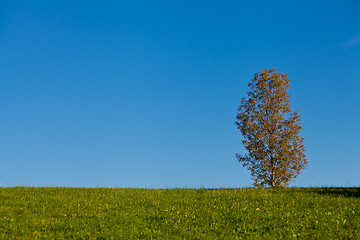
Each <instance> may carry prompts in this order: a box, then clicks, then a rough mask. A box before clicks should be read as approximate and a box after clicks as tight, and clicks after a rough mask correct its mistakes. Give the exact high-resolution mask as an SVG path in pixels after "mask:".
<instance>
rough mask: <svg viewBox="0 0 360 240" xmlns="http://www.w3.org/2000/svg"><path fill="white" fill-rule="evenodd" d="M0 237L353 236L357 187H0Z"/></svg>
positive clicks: (359, 209)
mask: <svg viewBox="0 0 360 240" xmlns="http://www.w3.org/2000/svg"><path fill="white" fill-rule="evenodd" d="M0 239H360V188H288V189H255V188H247V189H122V188H62V187H10V188H7V187H6V188H4V187H3V188H0Z"/></svg>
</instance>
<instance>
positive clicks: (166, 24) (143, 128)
mask: <svg viewBox="0 0 360 240" xmlns="http://www.w3.org/2000/svg"><path fill="white" fill-rule="evenodd" d="M359 11H360V3H359V2H358V1H356V0H353V1H347V0H345V1H275V2H271V3H270V2H269V1H186V0H185V1H67V0H62V1H6V0H5V1H1V3H0V84H1V86H0V110H1V114H0V161H1V168H0V186H17V185H25V186H76V187H80V186H85V187H98V186H103V187H153V188H157V187H161V188H163V187H209V188H210V187H249V186H251V185H252V181H251V176H250V173H249V172H248V171H247V170H246V169H245V168H243V167H242V166H241V165H240V164H239V163H238V162H237V161H236V158H235V154H236V153H244V148H243V147H242V146H241V140H242V138H241V134H240V132H239V131H238V130H237V129H236V126H235V124H234V122H235V116H236V111H237V107H238V105H239V103H240V100H241V98H242V97H244V96H245V95H246V92H247V91H248V88H247V83H248V82H249V81H250V79H251V78H252V77H253V74H254V73H255V72H258V71H259V70H261V69H263V68H273V67H276V68H277V69H278V71H280V72H283V73H288V75H289V78H290V79H291V89H290V93H291V95H292V99H291V102H292V109H293V110H296V109H297V108H299V110H300V113H301V115H302V125H303V132H302V136H303V137H304V138H305V146H306V147H307V151H306V155H307V157H308V162H309V165H308V168H307V169H305V170H304V171H303V172H302V173H301V174H300V176H299V177H298V178H297V179H296V180H295V182H294V183H293V184H292V185H291V186H302V187H307V186H360V174H359V170H358V169H360V155H359V149H360V140H359V136H360V127H359V122H360V112H359V110H360V109H359V106H360V94H359V88H360V75H359V73H358V72H359V70H360V27H359V26H360V15H359Z"/></svg>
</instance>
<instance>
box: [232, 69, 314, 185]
mask: <svg viewBox="0 0 360 240" xmlns="http://www.w3.org/2000/svg"><path fill="white" fill-rule="evenodd" d="M289 83H290V80H289V79H288V76H287V74H282V73H277V72H276V68H274V69H264V70H261V71H260V72H259V73H255V74H254V78H253V79H252V80H251V81H250V83H249V84H248V86H249V87H250V88H251V90H250V91H249V92H248V93H247V95H248V98H243V99H242V101H241V104H240V107H239V109H238V113H237V117H236V118H237V121H236V125H237V128H238V129H239V130H240V132H241V133H242V135H243V137H244V140H243V141H242V144H243V145H244V147H245V149H246V150H247V151H248V153H247V154H243V155H241V154H236V157H237V159H238V161H239V162H240V163H242V164H243V166H244V167H246V168H247V169H248V170H250V171H251V176H252V177H253V180H254V185H255V186H257V187H264V186H269V187H284V186H288V184H289V183H290V181H291V180H292V179H294V178H296V177H297V176H298V175H299V174H300V170H302V169H303V168H305V167H306V166H307V160H306V156H305V154H304V152H305V146H304V144H303V141H304V138H303V137H300V136H299V133H300V131H301V129H302V127H301V124H300V115H299V110H297V112H291V109H290V94H288V89H289Z"/></svg>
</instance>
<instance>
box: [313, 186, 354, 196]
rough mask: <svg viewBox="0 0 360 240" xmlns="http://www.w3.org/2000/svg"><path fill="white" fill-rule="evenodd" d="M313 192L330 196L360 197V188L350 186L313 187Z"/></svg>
mask: <svg viewBox="0 0 360 240" xmlns="http://www.w3.org/2000/svg"><path fill="white" fill-rule="evenodd" d="M311 191H312V192H315V193H318V194H323V195H329V196H334V197H336V196H342V197H354V198H360V188H357V187H350V188H342V187H326V188H313V189H311Z"/></svg>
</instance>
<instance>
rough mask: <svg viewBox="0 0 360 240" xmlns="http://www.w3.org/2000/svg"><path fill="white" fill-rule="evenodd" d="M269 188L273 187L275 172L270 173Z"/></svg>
mask: <svg viewBox="0 0 360 240" xmlns="http://www.w3.org/2000/svg"><path fill="white" fill-rule="evenodd" d="M271 187H275V171H274V170H273V171H272V173H271Z"/></svg>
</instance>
